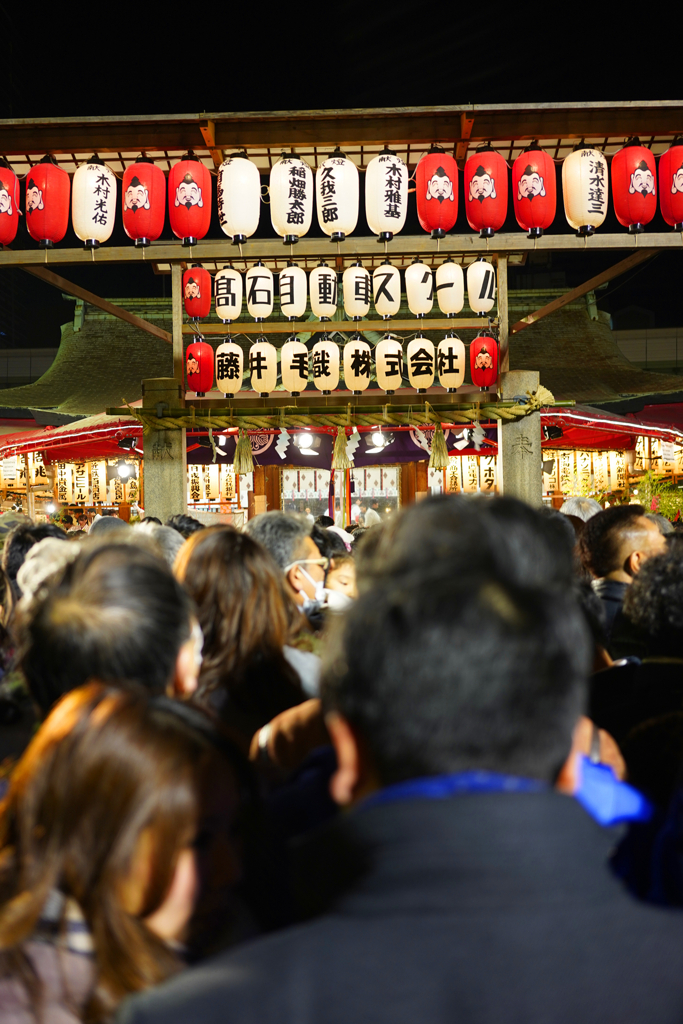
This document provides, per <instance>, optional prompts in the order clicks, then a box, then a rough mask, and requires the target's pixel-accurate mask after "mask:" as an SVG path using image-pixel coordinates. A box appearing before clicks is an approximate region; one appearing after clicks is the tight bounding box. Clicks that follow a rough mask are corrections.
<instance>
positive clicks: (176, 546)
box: [135, 519, 185, 568]
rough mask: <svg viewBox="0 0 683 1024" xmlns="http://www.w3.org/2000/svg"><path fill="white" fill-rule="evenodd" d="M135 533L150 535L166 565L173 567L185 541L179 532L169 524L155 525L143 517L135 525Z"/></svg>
mask: <svg viewBox="0 0 683 1024" xmlns="http://www.w3.org/2000/svg"><path fill="white" fill-rule="evenodd" d="M135 533H136V534H140V533H142V534H144V535H145V536H147V537H151V539H152V540H153V541H154V543H155V544H156V546H157V547H158V549H159V552H160V554H161V555H163V557H164V559H165V560H166V562H167V563H168V565H169V566H171V568H172V567H173V563H174V562H175V560H176V556H177V554H178V552H179V551H180V549H181V548H182V546H183V544H184V543H185V538H184V537H183V535H182V534H181V533H179V532H178V531H177V530H174V529H172V528H171V527H170V526H157V524H156V523H147V522H146V521H145V520H144V519H143V521H142V522H141V523H140V524H139V525H138V526H136V527H135Z"/></svg>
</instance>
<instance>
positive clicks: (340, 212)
mask: <svg viewBox="0 0 683 1024" xmlns="http://www.w3.org/2000/svg"><path fill="white" fill-rule="evenodd" d="M315 193H316V202H317V207H318V224H319V225H320V227H321V229H322V230H323V231H324V233H325V234H326V235H329V236H330V240H331V241H333V242H343V241H344V239H345V237H346V236H347V235H350V234H351V233H352V232H353V231H355V228H356V224H357V223H358V195H359V190H358V168H357V167H356V165H355V164H354V163H353V161H352V160H349V159H348V158H347V157H346V156H345V155H344V153H342V152H341V150H340V149H335V151H334V153H333V154H332V156H330V157H328V158H327V160H325V162H324V163H322V164H320V166H319V167H318V170H317V171H316V174H315Z"/></svg>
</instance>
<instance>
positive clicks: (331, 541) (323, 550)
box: [311, 524, 346, 558]
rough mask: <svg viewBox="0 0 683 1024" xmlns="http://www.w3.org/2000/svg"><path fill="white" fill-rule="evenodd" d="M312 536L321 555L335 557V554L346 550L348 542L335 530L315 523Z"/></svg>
mask: <svg viewBox="0 0 683 1024" xmlns="http://www.w3.org/2000/svg"><path fill="white" fill-rule="evenodd" d="M311 537H312V538H313V540H314V542H315V546H316V547H317V549H318V551H319V552H320V554H321V555H323V556H324V557H325V558H334V556H335V554H342V552H346V544H345V543H344V541H343V540H342V538H341V537H340V536H339V534H338V533H335V532H334V530H328V529H326V528H325V527H324V526H318V525H317V524H314V525H313V528H312V530H311Z"/></svg>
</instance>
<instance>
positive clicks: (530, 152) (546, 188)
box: [512, 143, 557, 238]
mask: <svg viewBox="0 0 683 1024" xmlns="http://www.w3.org/2000/svg"><path fill="white" fill-rule="evenodd" d="M512 202H513V205H514V208H515V217H516V218H517V223H518V224H519V226H520V228H523V229H524V230H525V231H526V232H527V233H528V235H529V238H540V237H541V235H542V234H543V232H544V231H545V230H546V229H547V228H549V227H550V225H551V224H552V222H553V221H554V220H555V211H556V209H557V185H556V181H555V164H554V163H553V159H552V157H551V156H550V154H549V153H546V152H545V150H544V149H541V148H540V146H539V145H538V143H532V144H531V146H529V147H528V148H527V149H525V150H524V152H523V153H521V154H520V155H519V156H518V157H517V159H516V160H515V162H514V164H513V165H512Z"/></svg>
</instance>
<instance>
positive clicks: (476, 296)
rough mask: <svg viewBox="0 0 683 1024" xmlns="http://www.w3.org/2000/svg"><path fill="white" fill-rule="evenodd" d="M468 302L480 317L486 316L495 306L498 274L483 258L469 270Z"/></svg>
mask: <svg viewBox="0 0 683 1024" xmlns="http://www.w3.org/2000/svg"><path fill="white" fill-rule="evenodd" d="M467 301H468V302H469V304H470V309H471V310H472V312H473V313H476V314H477V315H478V316H486V314H487V313H489V312H490V311H491V310H492V309H493V307H494V305H495V302H496V272H495V270H494V269H493V267H492V265H491V264H490V263H489V262H488V261H487V260H485V259H483V257H482V259H480V260H475V262H474V263H470V265H469V267H468V268H467Z"/></svg>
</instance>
